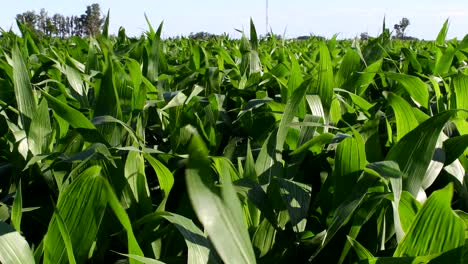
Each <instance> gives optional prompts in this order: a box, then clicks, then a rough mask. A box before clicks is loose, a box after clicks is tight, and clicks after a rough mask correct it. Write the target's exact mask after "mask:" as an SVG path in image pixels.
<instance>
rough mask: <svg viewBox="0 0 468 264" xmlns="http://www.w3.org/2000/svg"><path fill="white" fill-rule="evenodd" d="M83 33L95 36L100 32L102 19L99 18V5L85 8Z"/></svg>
mask: <svg viewBox="0 0 468 264" xmlns="http://www.w3.org/2000/svg"><path fill="white" fill-rule="evenodd" d="M83 19H84V27H85V33H86V34H87V35H92V36H93V35H97V34H99V33H100V32H101V27H102V24H103V23H104V19H103V18H102V17H101V7H100V6H99V4H92V5H90V6H87V7H86V14H85V16H84V17H83Z"/></svg>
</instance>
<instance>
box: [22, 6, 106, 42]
mask: <svg viewBox="0 0 468 264" xmlns="http://www.w3.org/2000/svg"><path fill="white" fill-rule="evenodd" d="M16 20H17V21H19V22H21V23H23V24H24V25H26V26H27V27H29V28H30V29H32V30H33V31H34V32H36V33H37V34H39V35H42V36H49V37H61V38H66V37H71V36H79V37H83V36H94V35H97V34H99V33H100V32H101V28H102V25H103V23H104V17H103V15H102V14H101V7H100V6H99V4H92V5H89V6H87V7H86V12H85V13H84V14H82V15H77V16H64V15H62V14H54V15H52V16H49V14H48V13H47V11H46V10H45V9H44V8H42V9H41V10H40V11H39V13H36V12H35V11H26V12H24V13H22V14H17V15H16Z"/></svg>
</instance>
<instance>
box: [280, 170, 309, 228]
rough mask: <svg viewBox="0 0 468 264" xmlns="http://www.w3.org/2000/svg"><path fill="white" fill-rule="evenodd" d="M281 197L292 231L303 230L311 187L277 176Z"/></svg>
mask: <svg viewBox="0 0 468 264" xmlns="http://www.w3.org/2000/svg"><path fill="white" fill-rule="evenodd" d="M277 181H278V184H279V188H280V193H281V197H282V198H283V201H284V202H285V204H286V206H287V207H288V213H289V217H290V220H291V225H292V227H293V230H294V232H296V233H299V232H303V231H304V230H305V227H306V224H307V216H308V212H309V204H310V199H311V195H312V187H311V186H309V185H307V184H304V183H300V182H295V181H291V180H287V179H282V178H277Z"/></svg>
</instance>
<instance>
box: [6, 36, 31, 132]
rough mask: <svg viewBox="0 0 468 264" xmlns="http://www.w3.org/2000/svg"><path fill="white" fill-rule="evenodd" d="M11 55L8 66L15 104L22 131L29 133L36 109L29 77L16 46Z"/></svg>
mask: <svg viewBox="0 0 468 264" xmlns="http://www.w3.org/2000/svg"><path fill="white" fill-rule="evenodd" d="M11 55H12V58H11V62H10V65H11V66H12V67H13V87H14V89H15V97H16V102H17V104H18V110H19V112H20V117H21V123H22V125H23V129H24V130H26V131H29V126H30V124H31V121H32V118H33V116H34V113H35V112H36V108H37V103H36V98H35V96H34V92H33V88H32V86H31V82H30V81H29V80H30V77H29V73H28V69H27V68H26V62H25V59H24V57H23V55H22V53H21V51H20V49H19V48H18V46H17V45H16V44H15V46H14V47H13V49H12V54H11Z"/></svg>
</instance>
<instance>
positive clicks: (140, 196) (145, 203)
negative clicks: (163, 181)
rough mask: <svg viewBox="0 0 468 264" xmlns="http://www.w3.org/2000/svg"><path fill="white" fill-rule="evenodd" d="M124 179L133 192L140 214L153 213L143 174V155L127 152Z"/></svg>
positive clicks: (144, 174)
mask: <svg viewBox="0 0 468 264" xmlns="http://www.w3.org/2000/svg"><path fill="white" fill-rule="evenodd" d="M124 173H125V178H126V179H127V182H128V185H129V187H130V189H131V190H132V192H133V196H134V197H135V199H136V202H137V203H138V205H139V209H140V211H141V213H142V214H148V213H151V212H152V211H153V208H152V205H151V197H150V194H149V187H148V182H147V179H146V173H145V160H144V159H143V155H142V154H141V153H139V152H136V151H129V152H128V156H127V160H126V161H125V168H124Z"/></svg>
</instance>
